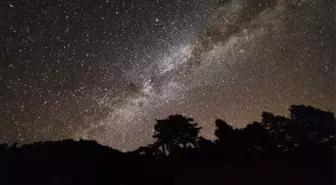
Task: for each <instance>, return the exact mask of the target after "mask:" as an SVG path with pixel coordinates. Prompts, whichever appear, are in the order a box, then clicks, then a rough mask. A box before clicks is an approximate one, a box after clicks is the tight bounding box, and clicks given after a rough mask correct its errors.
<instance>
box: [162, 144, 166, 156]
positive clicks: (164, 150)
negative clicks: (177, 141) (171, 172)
mask: <svg viewBox="0 0 336 185" xmlns="http://www.w3.org/2000/svg"><path fill="white" fill-rule="evenodd" d="M162 152H163V155H164V156H166V147H165V144H164V143H162Z"/></svg>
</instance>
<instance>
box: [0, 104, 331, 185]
mask: <svg viewBox="0 0 336 185" xmlns="http://www.w3.org/2000/svg"><path fill="white" fill-rule="evenodd" d="M289 112H290V115H289V117H284V116H279V115H274V114H272V113H270V112H263V113H262V115H261V116H262V120H261V122H253V123H252V124H249V125H247V126H246V127H245V128H242V129H237V128H233V127H232V126H230V125H229V124H228V123H226V122H225V121H223V120H216V122H215V124H216V130H215V132H214V134H215V136H216V137H217V139H216V140H215V141H210V140H207V139H205V138H203V137H200V136H199V131H200V129H201V127H199V126H198V124H197V123H195V122H194V120H193V119H192V118H187V117H184V116H182V115H172V116H169V117H168V118H167V119H164V120H156V125H155V133H154V135H153V137H154V138H155V143H153V144H151V145H148V146H145V147H140V148H139V149H137V150H135V151H132V152H127V153H122V152H120V151H117V150H114V149H111V148H109V147H106V146H101V145H99V144H98V143H97V142H95V141H84V140H80V141H74V140H64V141H56V142H38V143H34V144H29V145H23V146H21V147H17V146H16V145H12V146H8V145H6V144H3V145H1V146H0V176H1V178H0V184H25V185H26V184H34V185H36V184H45V185H49V184H62V185H63V184H116V185H127V184H145V185H172V184H178V185H180V184H181V185H182V184H183V185H186V184H188V185H189V184H190V185H201V184H202V185H210V184H272V185H274V184H279V185H280V184H335V125H336V121H335V116H334V114H333V113H331V112H326V111H322V110H319V109H316V108H313V107H311V106H303V105H292V106H291V107H290V109H289Z"/></svg>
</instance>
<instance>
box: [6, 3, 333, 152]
mask: <svg viewBox="0 0 336 185" xmlns="http://www.w3.org/2000/svg"><path fill="white" fill-rule="evenodd" d="M0 9H1V11H0V12H1V13H0V26H1V27H0V35H1V37H0V39H1V40H0V41H1V45H0V55H1V59H0V60H1V64H0V65H1V71H0V74H1V76H0V81H1V82H0V90H1V94H0V100H1V102H0V110H1V113H2V116H1V118H0V119H1V120H0V142H9V143H13V142H19V143H30V142H34V141H44V140H59V139H66V138H73V139H80V138H84V139H92V140H97V141H98V142H99V143H102V144H104V145H109V146H112V147H114V148H117V149H121V150H132V149H135V148H137V147H139V146H142V145H146V144H150V143H151V142H152V134H153V125H154V124H155V119H160V118H165V117H167V116H168V115H171V114H176V113H180V114H184V115H187V116H191V117H193V118H194V119H196V121H197V122H199V123H200V125H201V126H202V127H203V129H202V135H203V136H204V137H207V138H210V139H211V138H213V134H212V132H213V129H214V120H215V119H217V118H221V119H224V120H226V121H227V122H229V123H231V124H232V125H234V126H236V127H242V126H245V125H246V124H248V123H251V122H252V121H253V120H260V114H261V111H271V112H274V113H277V114H287V111H286V110H287V108H288V106H289V105H291V104H309V105H313V106H316V107H318V108H322V109H324V110H331V111H334V110H335V40H336V39H335V24H334V23H335V22H334V20H335V17H334V15H335V4H334V2H333V1H331V0H324V1H316V0H315V1H313V0H292V1H289V0H266V1H265V0H253V1H252V0H232V1H229V0H226V1H225V0H213V1H201V0H190V1H189V0H187V1H181V0H171V1H161V0H156V1H113V0H106V1H89V0H73V1H68V0H66V1H55V2H54V1H51V2H40V1H4V2H1V3H0Z"/></svg>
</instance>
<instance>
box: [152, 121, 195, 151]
mask: <svg viewBox="0 0 336 185" xmlns="http://www.w3.org/2000/svg"><path fill="white" fill-rule="evenodd" d="M193 121H194V119H192V118H187V117H184V116H182V115H171V116H169V117H168V118H167V119H163V120H156V124H155V126H154V129H155V133H154V135H153V137H154V138H155V139H156V143H158V144H160V145H161V146H162V150H163V153H164V154H165V155H167V151H166V150H168V151H169V152H171V151H172V149H173V148H174V147H175V148H176V147H177V146H180V145H182V146H183V148H184V149H186V148H187V145H188V144H191V145H193V146H196V141H197V137H198V134H199V130H200V129H201V127H197V125H198V124H197V123H192V122H193Z"/></svg>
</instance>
